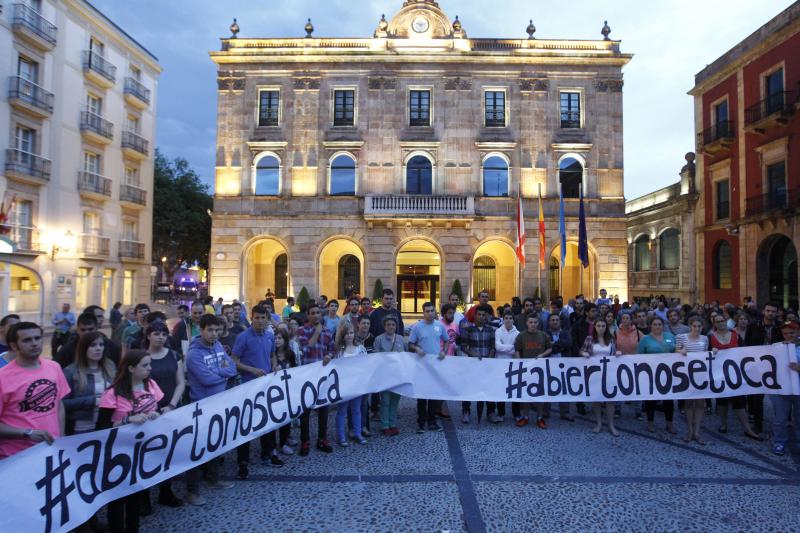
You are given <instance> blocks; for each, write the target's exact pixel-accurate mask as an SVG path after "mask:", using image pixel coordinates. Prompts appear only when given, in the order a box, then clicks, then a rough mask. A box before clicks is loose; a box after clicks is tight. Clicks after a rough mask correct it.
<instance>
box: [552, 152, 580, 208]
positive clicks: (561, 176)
mask: <svg viewBox="0 0 800 533" xmlns="http://www.w3.org/2000/svg"><path fill="white" fill-rule="evenodd" d="M558 181H559V182H560V183H561V195H562V196H563V197H564V198H578V197H579V196H580V192H579V191H580V186H581V183H582V182H583V165H581V162H580V161H578V160H577V159H575V158H574V157H567V158H564V160H563V161H561V164H559V166H558Z"/></svg>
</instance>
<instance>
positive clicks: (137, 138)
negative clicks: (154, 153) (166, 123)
mask: <svg viewBox="0 0 800 533" xmlns="http://www.w3.org/2000/svg"><path fill="white" fill-rule="evenodd" d="M149 144H150V143H148V142H147V139H145V138H144V137H142V136H141V135H139V134H138V133H135V132H132V131H123V132H122V151H123V152H124V154H125V155H126V156H128V157H130V158H133V159H144V158H146V157H147V155H148V153H149V150H148V148H149Z"/></svg>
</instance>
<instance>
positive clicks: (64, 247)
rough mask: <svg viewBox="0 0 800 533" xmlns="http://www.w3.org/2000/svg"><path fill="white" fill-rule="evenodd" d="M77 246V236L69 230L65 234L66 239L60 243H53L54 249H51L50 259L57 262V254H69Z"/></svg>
mask: <svg viewBox="0 0 800 533" xmlns="http://www.w3.org/2000/svg"><path fill="white" fill-rule="evenodd" d="M74 245H75V235H74V234H73V233H72V231H71V230H67V231H66V232H65V233H64V237H63V238H62V239H61V240H59V241H58V243H55V242H54V243H53V247H52V248H51V249H50V259H51V260H53V261H55V259H56V254H59V253H61V252H64V253H68V252H69V251H70V250H71V249H72V247H73V246H74Z"/></svg>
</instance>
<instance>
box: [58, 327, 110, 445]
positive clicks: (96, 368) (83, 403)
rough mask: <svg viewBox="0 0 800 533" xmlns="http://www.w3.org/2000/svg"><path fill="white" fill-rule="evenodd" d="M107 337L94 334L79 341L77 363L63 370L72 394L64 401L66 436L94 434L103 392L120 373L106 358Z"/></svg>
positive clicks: (86, 335)
mask: <svg viewBox="0 0 800 533" xmlns="http://www.w3.org/2000/svg"><path fill="white" fill-rule="evenodd" d="M105 342H106V338H105V335H103V334H102V333H100V332H99V331H92V332H90V333H87V334H85V335H83V336H82V337H81V338H80V340H79V341H78V347H77V351H76V352H75V362H74V363H72V364H71V365H69V366H68V367H66V368H65V369H64V376H65V377H66V378H67V383H69V387H70V389H71V390H70V393H69V395H67V396H66V397H65V398H64V410H65V411H66V414H67V423H66V430H65V434H67V435H75V434H77V433H86V432H89V431H94V428H95V426H96V425H97V413H98V406H99V405H100V398H101V397H102V396H103V392H104V391H105V390H106V388H108V386H109V385H110V384H111V382H112V381H113V380H114V375H115V374H116V372H117V369H116V367H115V366H114V362H113V361H111V359H109V358H108V357H105V355H104V351H105Z"/></svg>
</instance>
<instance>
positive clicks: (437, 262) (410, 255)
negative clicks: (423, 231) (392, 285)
mask: <svg viewBox="0 0 800 533" xmlns="http://www.w3.org/2000/svg"><path fill="white" fill-rule="evenodd" d="M395 265H396V269H397V270H396V273H397V291H396V293H395V297H396V298H397V301H398V306H399V309H400V312H401V313H413V314H420V313H422V304H424V303H425V302H427V301H432V302H433V304H434V305H435V306H436V309H439V301H440V297H439V295H440V293H441V289H440V288H441V282H442V279H441V273H442V256H441V252H440V251H439V249H438V248H436V246H434V245H433V244H432V243H431V242H429V241H426V240H423V239H412V240H410V241H408V242H406V243H404V244H403V245H402V246H401V247H400V249H399V250H398V251H397V259H396V261H395Z"/></svg>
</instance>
